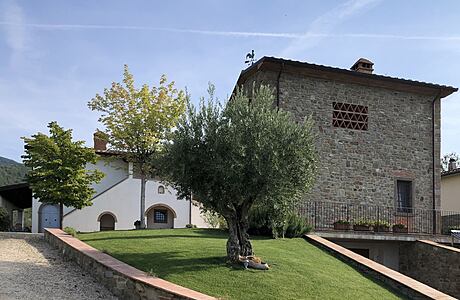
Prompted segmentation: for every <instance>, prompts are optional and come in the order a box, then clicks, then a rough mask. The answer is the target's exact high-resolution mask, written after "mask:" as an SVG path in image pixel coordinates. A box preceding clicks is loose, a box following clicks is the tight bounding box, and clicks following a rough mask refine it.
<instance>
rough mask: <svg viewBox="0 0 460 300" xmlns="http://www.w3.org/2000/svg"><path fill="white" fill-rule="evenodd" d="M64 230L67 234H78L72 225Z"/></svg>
mask: <svg viewBox="0 0 460 300" xmlns="http://www.w3.org/2000/svg"><path fill="white" fill-rule="evenodd" d="M64 232H65V233H67V234H70V235H71V236H76V235H77V231H76V230H75V229H74V228H72V227H65V228H64Z"/></svg>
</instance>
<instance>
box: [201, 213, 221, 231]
mask: <svg viewBox="0 0 460 300" xmlns="http://www.w3.org/2000/svg"><path fill="white" fill-rule="evenodd" d="M202 216H203V219H204V221H205V222H206V223H208V225H209V226H210V227H211V228H219V227H220V223H221V219H223V218H222V216H220V215H219V214H218V213H216V212H213V211H210V210H207V211H205V212H203V213H202ZM224 222H225V220H224Z"/></svg>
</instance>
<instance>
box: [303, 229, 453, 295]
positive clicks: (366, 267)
mask: <svg viewBox="0 0 460 300" xmlns="http://www.w3.org/2000/svg"><path fill="white" fill-rule="evenodd" d="M305 238H306V239H307V240H308V241H309V242H311V243H312V244H314V245H316V246H319V247H320V248H322V249H324V250H326V251H327V252H329V253H331V254H332V255H334V256H336V257H338V258H339V259H341V260H343V261H345V262H346V263H348V264H350V265H352V266H353V267H355V268H356V269H358V270H359V271H361V272H363V273H365V274H368V275H369V276H371V277H372V278H374V279H376V280H378V281H380V282H382V283H384V284H385V285H386V286H388V287H390V288H391V289H392V290H394V291H396V292H397V293H399V294H402V295H404V296H406V297H408V298H409V299H443V300H447V299H455V298H453V297H451V296H449V295H447V294H444V293H442V292H440V291H438V290H436V289H434V288H432V287H429V286H428V285H426V284H423V283H421V282H419V281H417V280H415V279H413V278H410V277H408V276H405V275H403V274H401V273H399V272H396V271H394V270H392V269H390V268H387V267H385V266H383V265H381V264H379V263H376V262H374V261H372V260H370V259H367V258H365V257H364V256H361V255H359V254H356V253H354V252H353V251H351V250H348V249H346V248H344V247H342V246H339V245H337V244H335V243H333V242H331V241H328V240H326V239H323V238H321V237H319V236H317V235H314V234H308V235H306V236H305ZM430 274H431V273H430Z"/></svg>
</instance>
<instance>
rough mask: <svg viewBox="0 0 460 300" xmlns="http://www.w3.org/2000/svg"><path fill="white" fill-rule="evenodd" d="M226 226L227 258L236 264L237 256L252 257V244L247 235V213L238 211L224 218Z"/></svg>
mask: <svg viewBox="0 0 460 300" xmlns="http://www.w3.org/2000/svg"><path fill="white" fill-rule="evenodd" d="M225 219H226V221H227V225H228V233H229V237H228V240H227V258H228V259H229V260H230V261H231V262H233V263H236V262H238V261H239V260H238V258H239V256H240V255H241V256H249V255H253V251H252V244H251V241H250V240H249V234H248V233H247V231H248V228H249V220H248V212H247V211H245V210H242V209H240V210H238V211H237V212H236V213H235V214H233V215H232V216H228V217H225Z"/></svg>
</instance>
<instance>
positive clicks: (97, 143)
mask: <svg viewBox="0 0 460 300" xmlns="http://www.w3.org/2000/svg"><path fill="white" fill-rule="evenodd" d="M93 141H94V150H100V151H105V150H107V139H106V137H105V134H104V133H103V132H102V131H99V130H97V131H96V132H95V133H94V134H93Z"/></svg>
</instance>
